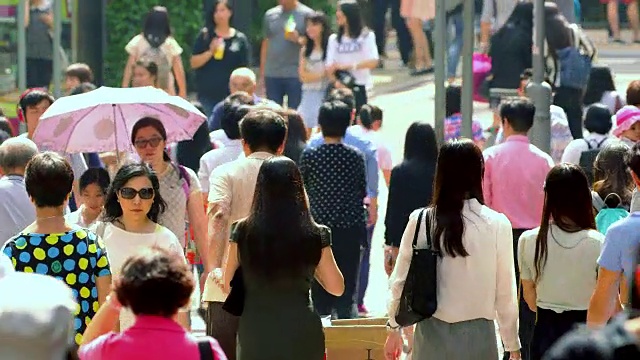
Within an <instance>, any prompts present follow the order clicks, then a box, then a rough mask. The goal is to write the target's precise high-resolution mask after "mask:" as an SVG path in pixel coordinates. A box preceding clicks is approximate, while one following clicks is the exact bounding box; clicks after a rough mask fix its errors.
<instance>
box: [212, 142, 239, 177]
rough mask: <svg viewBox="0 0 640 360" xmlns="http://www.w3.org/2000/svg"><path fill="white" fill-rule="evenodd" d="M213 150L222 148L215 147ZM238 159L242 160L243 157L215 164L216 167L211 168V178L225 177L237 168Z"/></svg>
mask: <svg viewBox="0 0 640 360" xmlns="http://www.w3.org/2000/svg"><path fill="white" fill-rule="evenodd" d="M215 150H222V149H215ZM240 160H243V159H236V160H233V161H230V162H228V163H224V164H220V165H218V166H216V168H215V169H213V171H211V178H214V177H226V176H230V175H232V174H233V173H234V171H235V169H237V168H238V166H239V165H240V164H241V162H240Z"/></svg>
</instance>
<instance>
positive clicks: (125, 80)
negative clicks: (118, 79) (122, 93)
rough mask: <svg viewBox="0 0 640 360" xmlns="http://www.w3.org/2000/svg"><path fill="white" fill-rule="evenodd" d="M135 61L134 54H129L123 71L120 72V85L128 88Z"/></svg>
mask: <svg viewBox="0 0 640 360" xmlns="http://www.w3.org/2000/svg"><path fill="white" fill-rule="evenodd" d="M135 63H136V57H135V55H133V54H131V55H129V59H128V60H127V64H126V65H125V66H124V73H123V74H122V87H123V88H128V87H129V85H131V77H132V76H133V65H134V64H135Z"/></svg>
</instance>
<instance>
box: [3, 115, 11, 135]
mask: <svg viewBox="0 0 640 360" xmlns="http://www.w3.org/2000/svg"><path fill="white" fill-rule="evenodd" d="M0 130H2V131H5V132H6V133H7V134H9V135H10V136H13V126H11V123H10V122H9V120H7V119H6V118H2V117H0Z"/></svg>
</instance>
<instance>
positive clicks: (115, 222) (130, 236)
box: [94, 164, 189, 330]
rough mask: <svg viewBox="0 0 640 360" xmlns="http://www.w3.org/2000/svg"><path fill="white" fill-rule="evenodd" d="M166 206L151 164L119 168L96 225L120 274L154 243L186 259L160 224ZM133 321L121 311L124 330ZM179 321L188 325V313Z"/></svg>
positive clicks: (112, 264)
mask: <svg viewBox="0 0 640 360" xmlns="http://www.w3.org/2000/svg"><path fill="white" fill-rule="evenodd" d="M165 209H166V203H165V202H164V200H163V199H162V196H161V195H160V183H159V181H158V177H157V176H156V174H155V173H154V172H153V170H151V168H150V167H149V166H147V165H145V164H131V165H125V166H123V167H122V168H120V170H118V173H117V174H116V176H115V178H114V179H113V183H112V184H111V188H110V189H109V193H108V194H107V199H106V201H105V210H104V217H103V222H99V223H97V224H96V225H95V228H94V229H95V232H96V234H98V236H100V237H101V238H102V240H103V241H104V244H105V247H106V249H107V254H108V256H109V260H110V262H111V267H112V269H113V270H112V271H113V273H114V274H119V273H120V270H121V268H122V265H123V264H124V263H125V261H126V260H127V259H128V258H129V257H131V256H133V255H136V254H139V253H141V252H142V251H144V250H147V249H149V248H151V247H153V246H158V247H161V248H163V249H166V250H169V251H170V252H172V253H173V254H175V256H178V257H181V258H182V259H184V254H183V252H182V247H181V246H180V242H178V238H177V237H176V236H175V235H174V234H173V233H172V232H171V231H170V230H169V229H167V228H165V227H164V226H161V225H159V224H158V223H157V221H158V217H159V216H160V214H162V213H163V212H164V211H165ZM184 261H185V262H186V260H184ZM134 321H135V316H134V315H133V313H131V312H130V311H128V310H124V311H122V312H121V313H120V329H121V330H124V329H126V328H128V327H130V326H131V325H133V323H134ZM178 321H179V322H180V323H182V324H183V325H184V326H185V327H188V324H189V318H188V312H184V313H181V314H180V316H179V317H178Z"/></svg>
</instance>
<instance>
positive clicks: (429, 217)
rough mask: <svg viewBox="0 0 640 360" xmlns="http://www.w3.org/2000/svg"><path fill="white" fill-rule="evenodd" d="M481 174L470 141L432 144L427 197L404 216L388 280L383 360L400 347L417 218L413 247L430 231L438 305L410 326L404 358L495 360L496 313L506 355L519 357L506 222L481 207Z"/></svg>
mask: <svg viewBox="0 0 640 360" xmlns="http://www.w3.org/2000/svg"><path fill="white" fill-rule="evenodd" d="M483 173H484V159H483V157H482V151H481V150H480V148H478V146H477V145H475V144H474V143H473V142H472V141H471V140H454V141H451V142H448V143H446V144H444V145H443V146H442V148H441V149H440V153H439V155H438V164H437V168H436V178H435V184H434V196H433V201H432V202H431V205H430V206H429V207H428V208H426V209H418V210H415V211H414V212H413V213H411V215H410V216H409V223H408V224H407V227H406V229H405V231H404V234H403V236H402V240H401V243H400V253H399V255H398V259H397V262H396V265H395V268H394V270H393V273H392V274H391V278H390V280H389V281H390V284H391V300H390V302H389V307H388V310H387V311H388V313H389V315H390V318H389V323H388V324H387V327H388V330H389V333H388V337H387V342H386V344H385V356H386V358H387V360H396V359H398V358H399V356H400V350H401V348H402V337H401V328H400V326H399V325H398V324H397V323H396V321H395V315H396V314H397V313H398V305H399V303H400V297H401V294H402V292H403V287H404V286H405V280H406V277H407V274H408V272H409V264H410V263H411V257H412V254H413V249H412V243H413V237H414V234H415V233H416V229H417V226H418V219H419V218H423V220H422V221H423V223H421V224H420V228H421V230H420V232H419V233H418V234H417V236H418V238H417V241H418V247H420V248H425V247H426V244H427V231H429V232H431V234H432V235H431V238H432V239H433V246H434V248H435V250H437V251H438V252H439V253H440V256H441V258H440V259H441V260H440V261H439V262H438V265H437V273H438V283H437V294H438V309H437V310H436V312H435V313H434V314H433V317H431V318H428V319H425V320H423V321H421V322H419V323H418V324H417V325H416V330H415V334H414V346H413V355H412V358H413V359H447V360H468V359H470V358H473V359H475V360H495V359H497V358H498V350H497V347H496V329H495V325H494V320H496V319H497V322H498V325H499V329H500V335H501V337H502V341H503V342H504V347H505V350H506V351H507V352H509V358H510V359H520V351H519V350H520V340H519V338H518V304H517V297H516V281H515V268H514V260H513V240H512V239H513V238H512V234H511V224H510V223H509V220H508V219H507V217H506V216H505V215H503V214H500V213H497V212H495V211H493V210H491V209H490V208H488V207H487V206H485V205H484V197H483V194H482V176H483ZM422 211H424V216H423V217H421V216H420V213H421V212H422Z"/></svg>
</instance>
